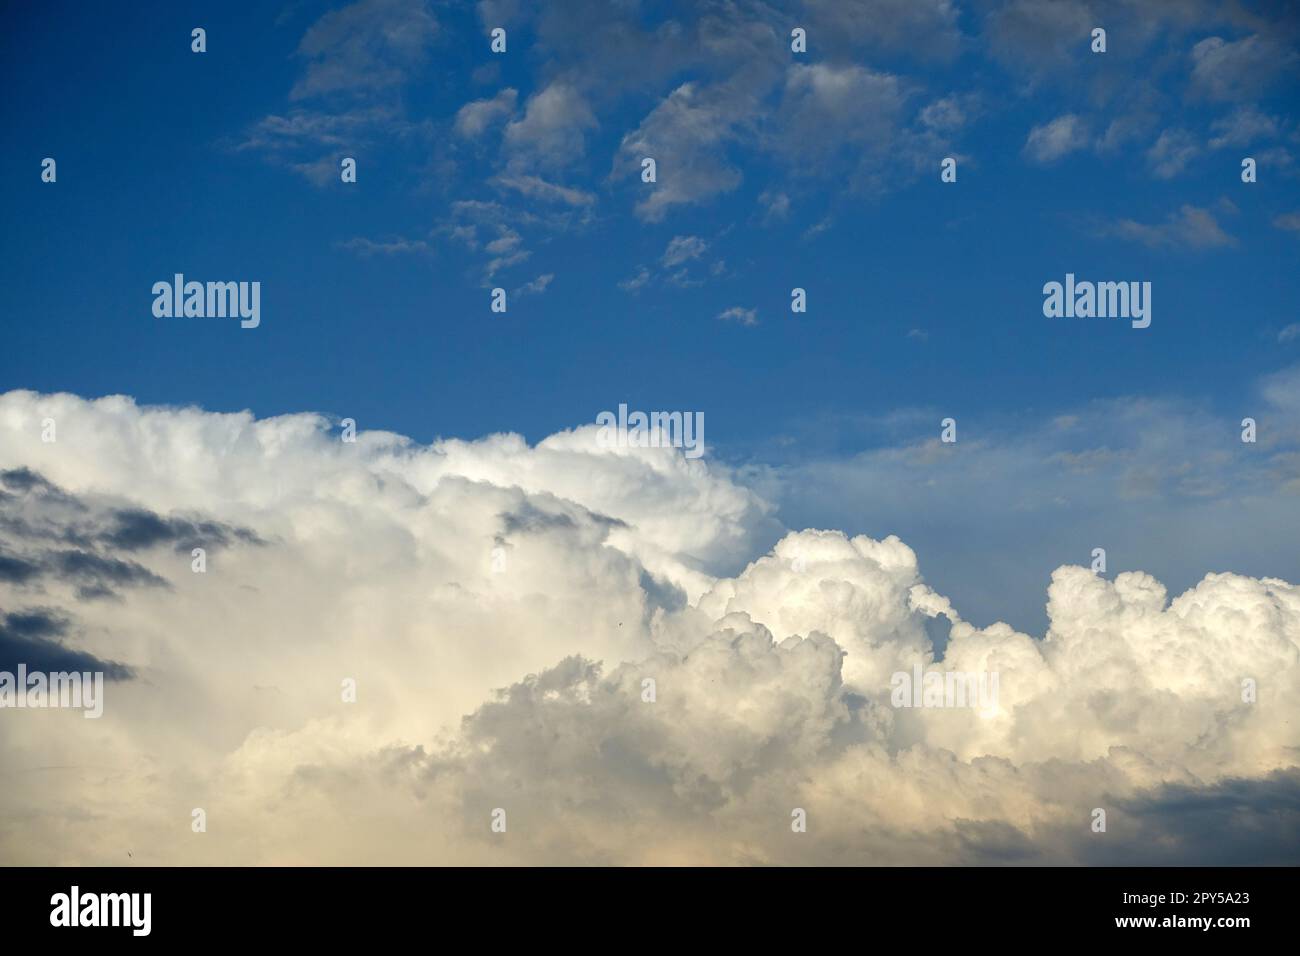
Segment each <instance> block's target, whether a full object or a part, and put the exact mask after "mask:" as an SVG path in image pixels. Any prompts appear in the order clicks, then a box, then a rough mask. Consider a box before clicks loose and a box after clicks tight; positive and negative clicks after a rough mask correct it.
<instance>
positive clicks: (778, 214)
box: [758, 189, 790, 222]
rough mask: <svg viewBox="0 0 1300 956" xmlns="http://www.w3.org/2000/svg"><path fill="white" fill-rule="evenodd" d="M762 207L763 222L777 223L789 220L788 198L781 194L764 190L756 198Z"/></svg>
mask: <svg viewBox="0 0 1300 956" xmlns="http://www.w3.org/2000/svg"><path fill="white" fill-rule="evenodd" d="M758 202H759V205H761V206H762V207H763V221H764V222H777V221H784V220H786V219H788V218H790V197H789V196H788V195H786V194H785V193H783V192H779V191H774V190H771V189H765V190H764V191H763V192H762V193H760V194H759V197H758Z"/></svg>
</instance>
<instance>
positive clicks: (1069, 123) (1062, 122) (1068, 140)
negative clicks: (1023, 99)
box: [1025, 113, 1088, 163]
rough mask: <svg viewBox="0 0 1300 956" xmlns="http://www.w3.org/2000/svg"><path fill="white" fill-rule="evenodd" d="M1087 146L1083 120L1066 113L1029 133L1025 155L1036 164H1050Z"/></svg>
mask: <svg viewBox="0 0 1300 956" xmlns="http://www.w3.org/2000/svg"><path fill="white" fill-rule="evenodd" d="M1087 146H1088V132H1087V128H1086V125H1085V124H1084V122H1083V120H1081V119H1080V118H1079V117H1078V116H1076V115H1075V114H1073V113H1066V114H1065V115H1064V116H1058V117H1057V118H1056V119H1054V120H1052V121H1051V122H1050V123H1045V124H1043V125H1042V126H1035V127H1034V128H1033V129H1031V130H1030V131H1029V136H1028V138H1026V140H1025V155H1026V156H1028V157H1029V158H1030V159H1031V160H1033V161H1034V162H1036V163H1051V162H1055V161H1056V160H1058V159H1060V158H1061V157H1062V156H1066V155H1068V154H1070V153H1073V152H1076V151H1077V150H1080V149H1086V148H1087Z"/></svg>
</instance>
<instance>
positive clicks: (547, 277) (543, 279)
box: [514, 272, 555, 296]
mask: <svg viewBox="0 0 1300 956" xmlns="http://www.w3.org/2000/svg"><path fill="white" fill-rule="evenodd" d="M554 278H555V274H554V273H553V272H547V273H544V274H542V275H539V276H538V277H537V278H536V279H534V280H533V281H532V282H526V283H524V284H523V285H521V286H520V287H519V288H517V289H515V293H514V294H515V295H516V296H521V295H540V294H541V293H543V292H545V291H546V289H547V287H548V286H550V284H551V280H553V279H554Z"/></svg>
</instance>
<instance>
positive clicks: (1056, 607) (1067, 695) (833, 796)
mask: <svg viewBox="0 0 1300 956" xmlns="http://www.w3.org/2000/svg"><path fill="white" fill-rule="evenodd" d="M48 419H53V420H54V422H55V424H56V426H57V438H56V440H55V441H52V442H51V441H43V440H42V434H43V430H44V424H43V423H45V422H46V420H48ZM596 431H597V430H596V428H595V426H594V425H593V426H585V427H580V428H577V429H574V430H572V431H567V432H562V433H559V434H556V435H552V436H551V437H549V438H547V439H545V440H544V441H541V442H539V443H538V444H537V445H535V446H531V447H530V446H529V445H528V444H526V443H525V442H524V441H523V440H522V439H521V438H519V437H518V436H515V435H493V436H488V437H485V438H482V439H480V440H477V441H472V442H466V441H452V440H447V441H438V442H435V443H433V444H432V445H429V446H423V445H419V444H416V443H413V442H411V441H410V440H408V439H406V438H403V437H401V436H398V435H394V434H390V433H383V432H368V431H364V430H363V431H360V432H358V433H357V435H356V441H355V442H354V443H353V442H344V441H342V440H341V432H340V430H339V429H338V428H337V427H335V424H334V423H332V422H330V421H328V420H327V419H325V418H324V417H322V416H319V415H312V414H303V415H291V416H282V417H278V418H271V419H263V420H257V419H255V418H254V417H253V416H252V415H251V414H248V413H240V414H215V413H209V412H204V411H201V410H199V409H194V408H183V409H182V408H152V407H141V406H138V405H136V404H135V403H134V402H133V401H131V400H130V399H128V398H124V397H110V398H103V399H98V400H94V401H89V400H84V399H81V398H78V397H76V396H72V395H66V394H60V395H38V394H35V393H32V392H26V391H17V392H10V393H7V394H5V395H2V396H0V472H3V485H2V486H0V610H3V612H4V613H3V616H0V649H2V650H3V651H4V652H5V654H6V661H4V662H0V668H2V667H5V666H8V660H7V658H8V657H9V656H13V655H16V654H27V653H29V652H30V653H32V654H34V655H36V657H34V658H33V659H36V658H39V659H41V660H61V659H76V660H87V659H93V660H96V661H101V662H107V665H108V666H111V668H112V671H111V673H110V674H109V677H110V679H111V683H110V684H109V686H108V689H107V692H106V702H105V708H104V715H103V717H102V718H101V719H99V720H95V721H86V720H82V719H81V718H80V715H78V714H73V713H68V712H64V711H59V710H26V711H19V710H0V777H2V778H3V781H4V786H3V788H0V860H3V861H5V862H9V863H33V864H71V863H77V864H109V863H121V861H122V860H123V859H125V854H126V853H127V852H128V851H130V852H131V853H132V858H133V859H135V860H139V861H142V862H149V863H162V864H196V863H252V864H257V863H266V864H269V863H280V864H295V863H408V864H413V863H474V864H498V863H504V864H513V863H634V864H635V863H717V864H739V863H773V864H802V863H835V864H943V863H1021V862H1050V863H1081V862H1082V863H1211V862H1228V863H1232V862H1242V863H1262V862H1273V863H1285V862H1290V863H1294V862H1295V861H1296V859H1297V857H1298V855H1300V827H1298V825H1297V819H1300V817H1298V815H1297V812H1296V811H1297V808H1298V807H1300V768H1298V767H1297V735H1296V727H1297V720H1296V718H1297V716H1298V714H1297V711H1298V710H1300V705H1298V704H1297V703H1296V701H1297V700H1300V694H1298V693H1297V692H1298V691H1300V589H1297V588H1296V586H1294V585H1292V584H1289V583H1287V582H1285V581H1281V580H1277V579H1271V578H1263V579H1257V578H1252V577H1247V576H1243V575H1238V574H1232V573H1221V574H1210V575H1207V576H1206V577H1205V578H1204V579H1203V580H1201V581H1200V582H1199V583H1198V584H1197V585H1196V586H1195V587H1193V588H1191V589H1190V590H1188V591H1187V592H1186V593H1184V594H1182V595H1179V596H1176V597H1173V599H1172V600H1171V599H1170V596H1169V595H1168V594H1167V593H1166V591H1165V588H1164V587H1163V586H1162V585H1161V584H1160V582H1158V581H1156V580H1155V579H1154V578H1152V577H1151V576H1150V575H1148V574H1145V573H1141V572H1126V573H1123V574H1119V575H1117V576H1115V577H1113V578H1108V577H1106V576H1104V575H1097V574H1094V573H1092V572H1091V571H1090V570H1088V569H1085V568H1081V567H1073V566H1064V567H1060V568H1058V569H1057V570H1056V571H1055V572H1054V573H1053V574H1052V579H1051V585H1050V587H1049V590H1048V593H1047V610H1048V616H1049V619H1050V626H1049V628H1048V629H1047V631H1046V633H1045V634H1041V635H1029V634H1025V633H1020V632H1018V631H1016V630H1014V629H1013V628H1011V627H1009V626H1008V625H1006V624H1001V623H999V624H994V625H992V626H990V627H985V628H979V627H975V626H974V625H972V624H970V623H968V622H967V621H965V620H963V618H962V615H961V611H960V609H959V608H956V607H954V606H953V603H952V602H951V601H950V600H949V599H948V598H947V597H945V596H944V595H942V594H939V593H937V592H936V591H935V590H934V589H933V588H931V587H930V586H929V585H928V584H927V583H926V581H925V579H924V577H923V575H922V572H921V564H920V562H919V561H918V557H917V555H916V554H915V553H914V552H913V551H912V549H911V548H909V547H908V546H907V545H906V544H905V543H903V542H902V541H901V540H899V539H898V538H896V537H892V536H891V537H887V538H885V539H884V540H873V539H871V538H869V537H866V536H857V537H849V536H847V535H845V534H843V533H841V532H839V531H834V530H804V531H798V532H788V533H784V534H783V533H782V531H783V529H781V527H780V524H779V522H778V521H777V518H776V516H775V514H774V509H773V506H772V505H771V504H770V503H769V502H768V501H766V500H765V499H764V498H763V497H762V496H761V495H760V494H758V493H757V492H755V491H754V490H752V489H750V488H748V487H746V486H745V484H744V483H743V482H742V481H741V479H740V476H739V475H738V474H737V473H734V472H732V471H730V470H729V469H727V468H726V467H724V466H722V465H719V464H718V463H716V462H709V463H707V464H706V463H705V461H689V460H686V459H684V458H683V457H682V456H681V455H680V453H678V452H675V451H674V450H672V449H668V448H645V449H640V448H626V447H625V448H605V447H601V446H600V445H598V443H597V440H596ZM774 537H779V541H778V543H777V544H776V545H775V546H774V547H772V548H771V549H770V550H766V551H765V549H764V546H763V544H762V542H765V541H770V540H772V539H773V538H774ZM192 547H204V548H206V549H207V552H208V562H207V570H206V572H205V573H201V574H200V573H195V572H194V571H193V570H192V568H191V558H190V551H191V548H192ZM68 554H74V555H81V556H82V557H81V558H80V559H79V560H73V561H71V562H69V560H68V559H67V558H61V557H60V555H68ZM734 567H743V570H741V571H740V572H739V573H736V574H734V576H727V573H726V572H724V570H723V569H726V568H734ZM112 568H117V569H118V570H117V571H116V572H110V571H108V570H105V569H112ZM122 569H126V570H122ZM945 630H946V631H947V634H946V638H943V637H941V636H940V635H941V634H942V633H943V632H944V631H945ZM37 642H40V643H39V646H38V645H37ZM38 652H39V653H38ZM56 652H57V653H56ZM59 654H62V655H64V657H62V658H60V657H59V656H58V655H59ZM40 655H44V656H43V657H41V656H40ZM918 665H919V666H921V667H923V668H937V669H942V670H949V669H950V670H957V671H963V672H996V673H997V674H998V675H999V678H1000V681H999V687H1000V692H999V696H998V699H997V702H996V706H994V707H993V708H991V709H987V710H982V711H981V710H973V709H962V708H956V709H953V708H907V709H903V708H895V707H894V706H892V705H891V700H890V690H891V687H890V680H891V675H892V674H894V673H895V672H898V671H905V672H910V671H911V669H912V668H913V667H914V666H918ZM345 680H351V681H355V684H356V688H357V699H356V702H355V703H347V702H344V700H343V699H342V695H341V693H340V688H341V685H342V683H343V682H344V681H345ZM1245 680H1250V681H1253V682H1254V683H1255V686H1256V688H1257V699H1255V700H1254V701H1252V702H1246V701H1243V693H1242V687H1243V681H1245ZM648 681H652V682H653V684H648V683H647V682H648ZM647 687H652V688H653V693H652V694H651V695H650V696H651V697H652V698H653V699H647V693H648V692H647ZM193 808H203V809H204V810H205V812H206V814H207V831H206V832H204V833H195V832H192V829H191V810H192V809H193ZM796 808H799V809H802V810H804V811H805V813H806V816H807V832H802V833H801V832H794V830H792V827H791V820H792V816H791V814H792V811H793V810H794V809H796ZM1095 808H1102V809H1105V810H1106V812H1107V821H1108V827H1107V831H1106V832H1104V833H1096V832H1093V830H1092V829H1091V826H1090V825H1091V823H1092V820H1093V817H1092V814H1093V811H1094V809H1095ZM497 809H502V810H504V811H505V814H506V819H507V821H508V824H507V829H506V832H504V833H497V832H493V831H492V829H491V822H492V814H493V811H494V810H497Z"/></svg>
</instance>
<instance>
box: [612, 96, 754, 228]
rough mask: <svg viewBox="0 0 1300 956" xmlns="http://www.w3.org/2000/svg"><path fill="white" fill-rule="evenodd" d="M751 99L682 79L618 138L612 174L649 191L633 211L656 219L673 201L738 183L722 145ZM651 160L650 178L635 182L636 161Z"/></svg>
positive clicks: (691, 200)
mask: <svg viewBox="0 0 1300 956" xmlns="http://www.w3.org/2000/svg"><path fill="white" fill-rule="evenodd" d="M754 109H755V104H753V103H752V102H750V101H749V99H748V98H747V97H743V96H739V95H736V94H733V93H732V92H731V91H729V90H724V89H720V88H711V87H699V86H697V85H696V84H693V83H684V84H682V85H681V86H679V87H677V88H676V89H675V90H673V91H672V92H671V93H669V94H668V96H667V97H666V98H665V99H664V100H663V101H661V102H660V103H659V105H658V106H656V107H655V108H654V109H653V110H652V111H651V112H650V114H649V115H648V116H646V118H645V119H644V120H642V121H641V124H640V126H638V127H637V128H636V129H635V130H633V131H632V132H630V133H628V134H627V135H626V136H624V137H623V141H622V143H621V144H620V146H619V151H618V156H617V157H616V159H615V165H614V170H615V175H616V176H627V177H636V178H637V185H638V186H644V188H645V189H647V190H649V195H648V196H645V197H644V198H641V199H639V200H638V202H637V204H636V214H637V215H638V216H639V217H641V218H642V219H644V220H646V221H648V222H659V221H661V220H662V219H663V218H664V216H665V215H666V214H667V212H668V210H669V209H670V208H672V207H673V206H677V205H688V204H695V203H700V202H704V201H706V200H708V199H711V198H712V197H714V196H716V195H718V194H719V193H725V192H730V191H731V190H733V189H735V188H736V187H737V186H739V185H740V182H741V173H740V170H739V169H737V168H735V167H734V166H733V165H732V164H731V163H730V162H729V161H728V159H727V158H726V156H725V153H724V149H725V147H726V145H727V144H728V143H729V142H731V141H732V140H734V139H735V138H736V137H737V135H738V127H739V126H741V125H742V124H744V123H745V122H746V121H747V119H748V117H749V116H750V114H752V113H753V111H754ZM645 158H650V159H654V160H655V163H656V182H655V183H654V184H642V183H641V182H640V173H641V162H642V160H643V159H645Z"/></svg>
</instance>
